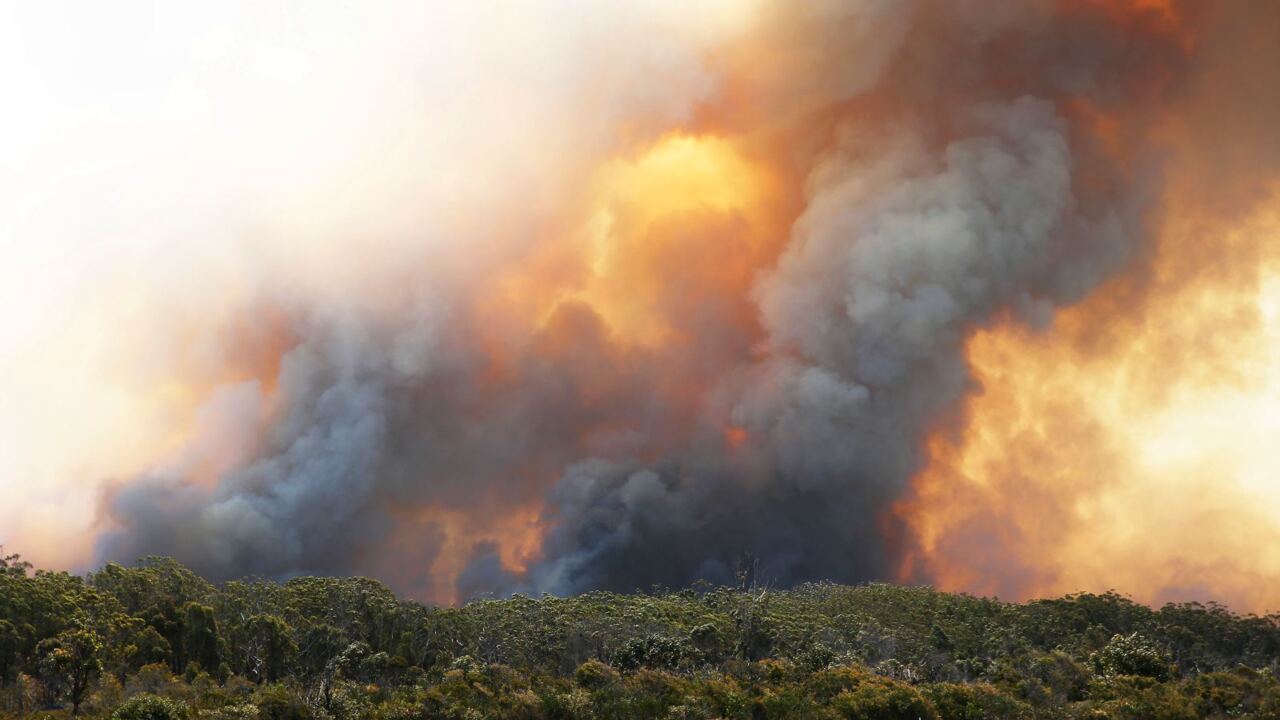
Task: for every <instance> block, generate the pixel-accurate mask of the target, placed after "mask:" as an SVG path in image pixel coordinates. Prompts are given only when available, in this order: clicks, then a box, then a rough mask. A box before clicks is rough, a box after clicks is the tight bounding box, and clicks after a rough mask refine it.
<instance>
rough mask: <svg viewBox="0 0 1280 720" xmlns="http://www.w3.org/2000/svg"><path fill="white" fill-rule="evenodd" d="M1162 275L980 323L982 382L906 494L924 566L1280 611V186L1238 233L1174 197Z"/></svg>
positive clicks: (1045, 591)
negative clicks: (1021, 321)
mask: <svg viewBox="0 0 1280 720" xmlns="http://www.w3.org/2000/svg"><path fill="white" fill-rule="evenodd" d="M1145 282H1146V283H1147V285H1146V286H1145V287H1143V286H1142V283H1143V280H1141V279H1137V280H1135V279H1133V278H1127V279H1123V280H1117V281H1116V282H1113V283H1112V284H1111V285H1110V286H1109V287H1107V288H1105V289H1104V290H1103V291H1100V292H1099V293H1098V294H1096V295H1094V296H1092V297H1091V298H1090V299H1089V300H1087V301H1086V302H1084V303H1082V304H1080V305H1079V306H1076V307H1073V308H1070V309H1068V310H1065V311H1063V312H1062V313H1060V315H1059V317H1058V318H1057V319H1056V321H1055V323H1054V327H1053V329H1052V332H1047V333H1037V332H1033V331H1028V330H1025V329H1023V328H1021V327H1020V326H1018V325H1016V324H1014V323H1012V322H1010V323H1005V324H1001V325H1000V326H998V327H994V328H991V329H987V330H982V331H980V332H977V333H975V334H974V335H973V336H972V337H971V338H970V340H969V342H968V347H967V352H968V359H969V362H970V364H971V365H972V368H973V373H974V376H975V378H976V379H977V382H978V384H979V385H980V386H981V391H980V392H979V393H978V394H977V395H976V396H975V397H973V398H972V399H971V401H970V402H969V403H968V406H967V407H966V408H965V414H966V415H967V419H966V424H965V426H964V427H963V429H961V430H958V431H957V430H955V429H946V428H944V429H941V430H939V431H938V432H936V433H935V434H934V435H933V436H932V437H931V438H930V440H929V443H928V450H929V452H928V454H929V457H930V465H929V467H928V469H927V470H926V471H924V472H923V473H922V474H921V475H920V476H919V477H918V478H916V480H915V483H914V494H913V495H912V496H911V497H910V498H909V499H908V500H906V501H904V502H903V503H901V504H900V505H899V507H898V511H899V513H900V515H901V516H902V517H904V518H905V519H906V520H907V523H908V525H909V526H910V527H911V528H912V529H913V531H914V533H915V534H916V536H917V539H918V548H917V549H916V551H915V552H912V553H909V554H908V556H907V557H906V558H905V560H904V562H903V566H902V568H901V570H900V572H901V575H902V576H903V577H904V578H919V577H931V578H932V579H933V580H934V582H936V584H938V585H939V586H940V587H942V588H945V589H949V590H966V591H972V592H980V593H989V594H999V595H1001V596H1006V597H1008V596H1012V597H1017V598H1028V597H1041V596H1051V595H1058V594H1062V593H1068V592H1075V591H1080V590H1089V591H1101V590H1106V589H1109V588H1120V589H1123V590H1124V591H1126V592H1130V593H1132V594H1133V595H1134V596H1135V597H1136V598H1137V599H1139V600H1142V601H1145V602H1152V603H1159V602H1163V601H1168V600H1185V599H1189V598H1190V599H1210V598H1211V599H1216V600H1221V601H1226V602H1228V603H1229V604H1230V605H1231V606H1232V607H1233V608H1236V609H1240V610H1248V611H1258V612H1263V611H1267V610H1274V609H1276V608H1277V607H1280V550H1277V548H1280V483H1277V470H1276V451H1275V437H1276V436H1277V431H1278V430H1280V199H1278V200H1277V201H1273V202H1270V203H1267V204H1265V205H1264V206H1263V207H1262V208H1261V209H1259V210H1258V211H1257V212H1256V213H1255V214H1254V215H1253V216H1252V217H1251V218H1249V219H1248V220H1247V221H1246V222H1244V223H1243V224H1241V225H1239V226H1238V227H1235V228H1234V229H1224V228H1223V227H1222V226H1221V225H1220V224H1217V223H1207V222H1203V221H1200V220H1198V219H1197V218H1195V217H1194V216H1188V214H1187V213H1181V214H1180V213H1178V212H1177V211H1174V212H1173V213H1172V214H1171V216H1170V217H1169V218H1167V219H1166V221H1165V225H1164V232H1163V235H1162V240H1161V244H1160V247H1159V249H1158V251H1157V255H1156V257H1155V258H1154V261H1153V268H1152V270H1151V273H1150V276H1149V277H1148V278H1146V279H1145ZM1135 306H1136V307H1135Z"/></svg>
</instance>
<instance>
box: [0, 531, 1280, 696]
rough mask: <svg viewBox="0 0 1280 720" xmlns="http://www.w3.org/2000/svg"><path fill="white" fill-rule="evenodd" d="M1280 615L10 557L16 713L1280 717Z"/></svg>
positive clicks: (902, 592)
mask: <svg viewBox="0 0 1280 720" xmlns="http://www.w3.org/2000/svg"><path fill="white" fill-rule="evenodd" d="M1277 666H1280V618H1277V617H1276V616H1268V617H1255V616H1248V617H1240V616H1237V615H1234V614H1232V613H1230V612H1229V611H1227V610H1226V609H1224V608H1222V607H1220V606H1217V605H1213V604H1207V605H1201V604H1196V603H1190V604H1183V605H1168V606H1165V607H1163V608H1160V609H1152V608H1148V607H1144V606H1142V605H1138V604H1136V603H1133V602H1131V601H1129V600H1128V599H1126V598H1124V597H1122V596H1120V595H1117V594H1115V593H1105V594H1102V595H1091V594H1082V595H1073V596H1068V597H1065V598H1060V599H1056V600H1044V601H1037V602H1032V603H1026V604H1009V603H1001V602H998V601H995V600H990V599H983V598H974V597H969V596H965V595H951V594H946V593H939V592H935V591H933V590H930V589H927V588H903V587H894V586H889V585H880V584H872V585H864V586H857V587H848V586H837V585H831V584H811V585H804V586H801V587H797V588H794V589H791V590H786V591H774V590H765V589H760V588H758V587H752V586H751V583H749V582H744V583H742V586H741V587H738V588H710V587H702V588H698V589H696V590H695V589H690V590H682V591H679V592H654V593H652V594H635V595H618V594H615V593H607V592H598V593H588V594H585V595H582V596H578V597H573V598H555V597H542V598H530V597H525V596H519V595H517V596H515V597H512V598H510V599H505V600H493V599H489V600H481V601H477V602H473V603H471V604H469V605H466V606H463V607H458V608H434V607H427V606H424V605H421V604H418V603H413V602H405V601H401V600H400V599H398V598H396V597H395V595H394V594H393V593H391V591H390V590H388V589H387V588H386V587H384V586H383V585H381V584H380V583H377V582H375V581H372V580H368V579H363V578H346V579H341V578H295V579H293V580H290V581H289V582H286V583H283V584H279V583H275V582H268V581H259V580H252V581H236V582H228V583H225V584H223V585H221V586H214V585H212V584H210V583H207V582H205V581H204V580H202V579H201V578H199V577H198V576H196V575H195V574H193V573H191V572H190V571H189V570H187V569H186V568H183V567H182V566H181V565H179V564H177V563H175V562H173V561H171V560H166V559H161V558H148V559H147V560H144V561H143V562H142V563H140V564H139V565H138V566H136V567H123V566H119V565H108V566H106V567H104V568H103V569H102V570H101V571H100V572H98V573H94V574H92V575H90V576H89V577H87V578H79V577H76V576H72V575H69V574H66V573H49V572H43V571H34V570H33V568H31V566H30V565H28V564H26V563H24V562H22V561H21V559H20V558H17V557H16V556H3V557H0V717H4V718H7V717H11V716H12V717H18V716H21V717H39V716H41V714H43V716H45V717H62V716H68V715H71V714H75V713H77V712H79V713H83V714H86V715H89V716H93V717H95V718H107V717H113V718H114V717H119V718H136V717H146V718H151V717H164V718H170V717H173V718H184V719H187V720H264V719H276V718H278V719H280V720H303V719H306V718H316V719H317V720H392V719H400V718H403V719H405V720H412V719H417V718H422V719H426V718H468V719H480V718H529V719H535V718H538V719H541V718H545V719H547V720H559V719H564V720H576V719H583V720H586V719H589V718H616V719H627V718H706V719H708V720H710V719H711V718H724V719H729V718H741V719H743V720H747V719H752V720H754V719H755V718H797V719H799V718H803V719H805V720H808V719H810V718H816V719H819V720H827V719H834V718H889V719H892V718H913V719H915V718H937V719H939V720H941V719H948V720H949V719H951V718H956V719H959V720H970V719H974V720H976V719H977V718H993V719H996V720H1012V719H1013V718H1037V719H1039V718H1113V719H1114V718H1135V719H1136V718H1144V719H1146V718H1228V717H1230V718H1250V717H1252V718H1280V683H1277V681H1276V679H1275V677H1274V675H1273V671H1274V669H1275V668H1276V667H1277Z"/></svg>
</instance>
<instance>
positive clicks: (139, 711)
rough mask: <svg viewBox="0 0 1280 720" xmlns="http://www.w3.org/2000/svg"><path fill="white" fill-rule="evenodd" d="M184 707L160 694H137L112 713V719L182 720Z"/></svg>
mask: <svg viewBox="0 0 1280 720" xmlns="http://www.w3.org/2000/svg"><path fill="white" fill-rule="evenodd" d="M184 716H185V713H184V712H183V710H182V707H181V706H180V705H179V704H178V703H175V702H174V701H172V700H170V699H169V698H164V697H160V696H158V695H148V694H144V695H135V696H133V697H131V698H129V699H128V700H126V701H124V703H123V704H121V705H120V707H118V708H116V711H115V712H113V713H111V720H181V719H182V718H183V717H184Z"/></svg>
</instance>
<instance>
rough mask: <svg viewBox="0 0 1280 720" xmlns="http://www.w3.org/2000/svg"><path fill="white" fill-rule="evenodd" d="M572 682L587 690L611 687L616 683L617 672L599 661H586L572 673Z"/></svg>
mask: <svg viewBox="0 0 1280 720" xmlns="http://www.w3.org/2000/svg"><path fill="white" fill-rule="evenodd" d="M573 678H574V680H577V681H578V684H579V685H581V686H582V687H584V688H587V689H588V690H594V689H596V688H602V687H605V686H608V685H612V684H614V683H616V682H617V681H618V671H617V670H614V669H613V668H611V667H609V666H608V665H605V664H604V663H602V662H600V661H599V660H588V661H586V662H584V663H582V664H581V665H579V666H578V669H577V670H575V671H574V672H573Z"/></svg>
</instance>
